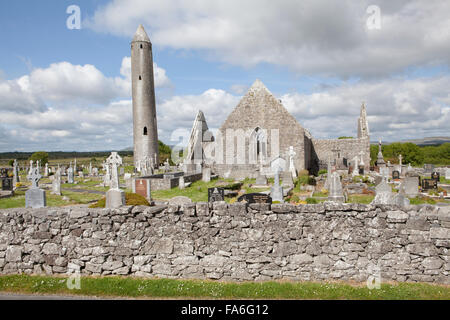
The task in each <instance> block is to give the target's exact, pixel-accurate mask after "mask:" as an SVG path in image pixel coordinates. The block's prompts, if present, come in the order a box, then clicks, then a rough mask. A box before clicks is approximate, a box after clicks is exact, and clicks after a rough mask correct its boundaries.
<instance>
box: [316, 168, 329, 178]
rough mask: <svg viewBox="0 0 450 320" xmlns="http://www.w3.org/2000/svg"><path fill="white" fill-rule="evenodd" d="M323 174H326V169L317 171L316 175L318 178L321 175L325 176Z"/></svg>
mask: <svg viewBox="0 0 450 320" xmlns="http://www.w3.org/2000/svg"><path fill="white" fill-rule="evenodd" d="M325 173H328V171H327V169H322V170H319V172H318V175H319V176H320V175H321V174H325Z"/></svg>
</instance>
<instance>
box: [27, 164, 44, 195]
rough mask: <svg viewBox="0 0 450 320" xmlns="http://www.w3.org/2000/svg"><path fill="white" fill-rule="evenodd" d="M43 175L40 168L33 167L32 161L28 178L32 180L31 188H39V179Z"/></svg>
mask: <svg viewBox="0 0 450 320" xmlns="http://www.w3.org/2000/svg"><path fill="white" fill-rule="evenodd" d="M41 178H42V176H41V174H40V173H39V168H38V167H37V166H36V167H34V168H33V161H30V172H29V173H28V176H27V179H28V180H29V181H31V188H32V189H37V188H39V187H38V183H39V180H41Z"/></svg>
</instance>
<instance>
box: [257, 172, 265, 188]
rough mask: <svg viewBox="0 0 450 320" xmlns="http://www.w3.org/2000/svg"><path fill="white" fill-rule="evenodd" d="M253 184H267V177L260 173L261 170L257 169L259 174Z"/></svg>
mask: <svg viewBox="0 0 450 320" xmlns="http://www.w3.org/2000/svg"><path fill="white" fill-rule="evenodd" d="M255 185H257V186H266V185H267V178H266V176H263V175H262V174H261V171H259V174H258V176H257V177H256V182H255Z"/></svg>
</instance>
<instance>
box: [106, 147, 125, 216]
mask: <svg viewBox="0 0 450 320" xmlns="http://www.w3.org/2000/svg"><path fill="white" fill-rule="evenodd" d="M106 164H107V167H111V181H110V189H109V190H108V191H107V192H106V205H105V208H118V207H121V206H123V205H125V192H123V190H120V189H119V174H118V170H117V167H118V166H120V165H121V164H122V158H121V157H120V156H119V155H118V154H117V152H112V153H111V155H110V156H109V157H108V159H106Z"/></svg>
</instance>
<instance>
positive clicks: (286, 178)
mask: <svg viewBox="0 0 450 320" xmlns="http://www.w3.org/2000/svg"><path fill="white" fill-rule="evenodd" d="M281 181H282V186H283V187H284V186H286V187H294V180H293V179H292V173H291V172H290V171H284V172H282V173H281Z"/></svg>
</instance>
